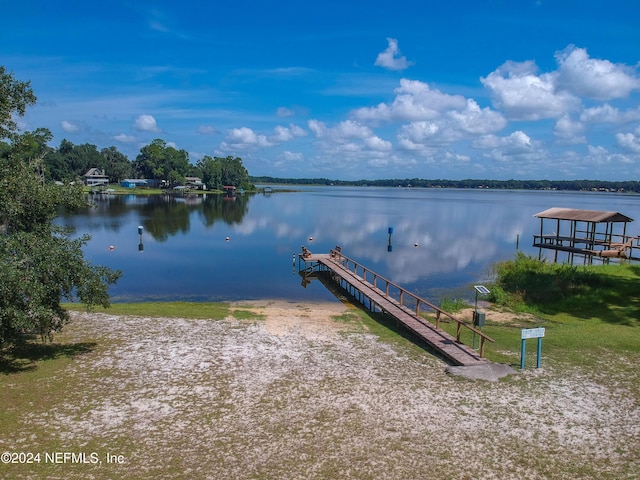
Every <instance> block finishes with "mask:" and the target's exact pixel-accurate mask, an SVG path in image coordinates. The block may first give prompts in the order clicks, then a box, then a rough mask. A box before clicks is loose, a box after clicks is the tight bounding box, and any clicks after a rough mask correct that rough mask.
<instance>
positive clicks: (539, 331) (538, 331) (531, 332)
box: [520, 327, 544, 370]
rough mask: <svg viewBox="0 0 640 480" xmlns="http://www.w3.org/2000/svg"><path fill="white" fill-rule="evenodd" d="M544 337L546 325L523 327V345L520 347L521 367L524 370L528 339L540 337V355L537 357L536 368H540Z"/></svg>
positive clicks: (521, 336)
mask: <svg viewBox="0 0 640 480" xmlns="http://www.w3.org/2000/svg"><path fill="white" fill-rule="evenodd" d="M542 337H544V327H539V328H523V329H522V330H521V335H520V338H521V339H522V347H521V348H520V369H522V370H524V359H525V353H526V351H527V339H528V338H537V339H538V355H537V359H536V368H540V363H541V362H540V360H541V358H542Z"/></svg>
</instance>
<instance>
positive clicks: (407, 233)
mask: <svg viewBox="0 0 640 480" xmlns="http://www.w3.org/2000/svg"><path fill="white" fill-rule="evenodd" d="M91 200H92V201H93V202H94V203H95V207H94V208H90V209H86V210H83V211H81V212H78V213H76V214H73V215H67V216H63V217H60V218H58V220H57V221H58V223H59V224H63V225H69V226H73V227H75V229H76V231H77V233H78V234H84V233H88V234H90V235H91V237H92V240H91V241H90V242H89V244H88V245H87V246H86V247H85V255H86V257H87V259H88V260H89V261H90V262H92V263H93V264H96V265H106V266H109V267H111V268H114V269H120V270H122V271H123V276H122V278H121V279H120V280H119V281H118V283H117V284H116V285H114V286H112V287H111V290H110V292H111V295H112V301H113V302H128V301H156V300H157V301H165V300H186V301H227V300H248V299H271V298H274V299H284V300H291V301H300V300H330V299H334V298H335V297H334V296H333V295H332V294H331V293H330V292H329V291H328V290H327V289H326V288H325V287H324V286H323V285H322V284H320V282H318V281H313V282H311V284H310V285H308V286H307V287H306V288H305V287H303V286H302V281H301V277H300V275H299V274H298V262H297V260H296V261H295V263H294V261H293V255H294V254H295V255H296V256H297V254H298V253H300V251H301V246H302V245H305V246H306V247H307V248H309V249H310V250H311V251H312V252H317V253H328V252H329V249H331V248H333V247H335V246H336V245H340V246H341V247H342V252H343V254H344V255H346V256H348V257H350V258H352V259H354V260H356V261H358V262H360V263H362V264H364V265H366V266H367V267H368V268H370V269H371V270H373V271H376V272H377V273H379V274H380V275H382V276H384V277H386V278H388V279H390V280H392V281H394V282H395V283H398V284H399V285H402V286H403V287H405V288H407V289H408V290H410V291H412V292H414V293H416V294H418V295H420V296H422V297H424V298H426V299H427V300H431V301H439V300H440V299H442V298H443V297H449V298H454V297H455V298H458V297H459V298H467V299H472V298H473V297H474V290H473V285H474V284H478V283H482V282H484V281H487V280H488V277H489V276H490V272H491V266H492V265H493V264H494V263H495V262H497V261H500V260H507V259H511V258H513V256H514V253H515V251H516V243H517V242H518V248H519V250H521V251H523V252H524V253H527V254H535V255H537V254H538V250H537V249H534V248H533V247H532V246H531V244H532V240H533V235H534V233H538V232H539V228H540V223H539V220H538V219H537V218H534V214H536V213H538V212H541V211H543V210H546V209H547V208H551V207H567V208H584V209H593V210H613V211H618V212H620V213H623V214H625V215H627V216H629V217H631V218H633V219H636V221H635V222H633V223H631V224H630V225H629V227H628V228H627V233H628V234H631V235H637V234H639V233H640V226H638V219H640V196H635V195H624V194H613V193H586V192H585V193H582V192H580V193H569V192H546V191H545V192H540V191H504V190H457V189H418V188H377V187H308V188H304V189H303V190H302V191H299V192H287V193H270V194H269V193H267V194H254V195H239V196H237V197H236V198H235V199H226V198H223V197H221V196H219V195H206V196H187V197H182V196H137V195H118V196H115V195H95V196H91ZM138 226H142V227H143V233H142V236H140V235H138ZM389 227H392V228H393V234H392V235H391V237H390V236H389V233H388V231H389ZM227 237H228V238H229V239H228V240H227ZM311 238H312V240H310V239H311ZM389 241H390V242H391V249H389ZM110 246H113V247H114V248H113V249H110ZM389 250H391V251H389Z"/></svg>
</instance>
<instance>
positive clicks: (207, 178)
mask: <svg viewBox="0 0 640 480" xmlns="http://www.w3.org/2000/svg"><path fill="white" fill-rule="evenodd" d="M196 167H197V168H198V169H199V171H200V174H201V176H202V181H203V182H204V183H205V184H206V185H207V186H208V188H211V189H217V190H220V189H222V187H223V186H225V185H229V186H233V187H236V188H244V189H246V190H249V189H252V188H253V186H252V185H251V181H250V180H249V172H247V169H246V168H245V167H244V165H243V164H242V159H241V158H239V157H232V156H228V157H224V158H221V157H214V158H211V157H210V156H208V155H206V156H204V157H203V158H202V159H201V160H199V161H198V163H197V164H196Z"/></svg>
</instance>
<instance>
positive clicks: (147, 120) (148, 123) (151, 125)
mask: <svg viewBox="0 0 640 480" xmlns="http://www.w3.org/2000/svg"><path fill="white" fill-rule="evenodd" d="M135 128H136V129H137V130H140V131H142V132H159V131H160V129H159V128H158V126H157V125H156V119H155V118H153V116H152V115H146V114H142V115H140V116H139V117H138V118H136V121H135Z"/></svg>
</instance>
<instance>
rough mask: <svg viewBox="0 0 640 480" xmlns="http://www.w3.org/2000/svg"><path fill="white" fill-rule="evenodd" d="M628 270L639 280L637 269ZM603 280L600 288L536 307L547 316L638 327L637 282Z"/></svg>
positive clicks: (638, 300)
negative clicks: (569, 316)
mask: <svg viewBox="0 0 640 480" xmlns="http://www.w3.org/2000/svg"><path fill="white" fill-rule="evenodd" d="M632 270H633V271H634V273H635V274H636V275H637V276H640V268H633V269H632ZM603 277H604V278H603V285H602V286H597V287H592V288H590V289H589V290H588V291H585V292H582V293H579V294H577V295H575V296H573V297H568V298H566V299H564V300H561V301H558V302H554V303H548V304H539V308H540V311H542V312H543V313H545V314H549V315H555V314H558V313H563V312H565V313H569V314H571V315H572V316H574V317H576V318H583V319H587V318H598V319H599V320H601V321H602V322H605V323H609V324H614V325H626V326H629V327H640V297H639V296H638V287H639V286H640V278H629V277H617V276H613V275H606V276H605V275H603Z"/></svg>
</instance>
